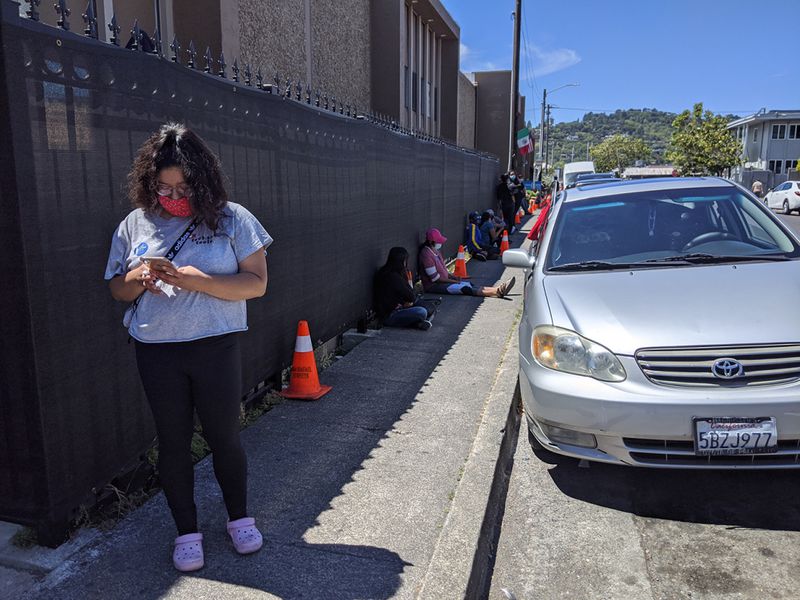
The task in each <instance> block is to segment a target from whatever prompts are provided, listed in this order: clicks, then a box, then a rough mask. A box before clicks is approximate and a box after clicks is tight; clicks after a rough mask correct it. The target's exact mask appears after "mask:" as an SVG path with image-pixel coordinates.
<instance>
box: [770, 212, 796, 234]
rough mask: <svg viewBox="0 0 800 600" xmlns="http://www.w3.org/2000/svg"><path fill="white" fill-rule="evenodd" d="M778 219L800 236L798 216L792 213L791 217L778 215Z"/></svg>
mask: <svg viewBox="0 0 800 600" xmlns="http://www.w3.org/2000/svg"><path fill="white" fill-rule="evenodd" d="M776 214H777V213H776ZM778 218H779V219H780V220H781V221H783V222H784V223H786V225H788V226H789V227H790V228H791V230H792V231H794V232H795V233H796V234H797V235H798V236H800V215H797V214H795V213H792V214H791V215H778Z"/></svg>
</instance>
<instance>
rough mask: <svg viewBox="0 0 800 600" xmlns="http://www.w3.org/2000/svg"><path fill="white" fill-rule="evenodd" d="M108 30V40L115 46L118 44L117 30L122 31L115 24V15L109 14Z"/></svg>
mask: <svg viewBox="0 0 800 600" xmlns="http://www.w3.org/2000/svg"><path fill="white" fill-rule="evenodd" d="M108 30H109V31H110V32H111V39H110V40H109V41H110V42H111V43H112V44H114V45H115V46H119V32H120V31H122V30H121V29H120V27H119V25H117V15H116V14H113V15H111V22H110V23H109V24H108Z"/></svg>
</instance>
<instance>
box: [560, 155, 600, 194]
mask: <svg viewBox="0 0 800 600" xmlns="http://www.w3.org/2000/svg"><path fill="white" fill-rule="evenodd" d="M594 172H595V170H594V163H593V162H592V161H591V160H582V161H580V162H571V163H567V164H565V165H564V179H563V182H564V186H565V187H568V188H571V187H574V186H575V178H576V177H577V176H578V175H583V174H584V173H594Z"/></svg>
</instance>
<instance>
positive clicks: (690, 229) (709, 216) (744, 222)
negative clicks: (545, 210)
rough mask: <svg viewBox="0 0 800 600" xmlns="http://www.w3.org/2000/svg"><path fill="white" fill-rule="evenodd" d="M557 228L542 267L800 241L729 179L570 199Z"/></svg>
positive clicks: (774, 249)
mask: <svg viewBox="0 0 800 600" xmlns="http://www.w3.org/2000/svg"><path fill="white" fill-rule="evenodd" d="M552 228H553V232H552V234H551V236H550V242H549V247H548V251H547V259H546V262H545V268H551V267H555V266H559V265H564V264H572V263H581V262H586V261H603V262H612V263H614V262H616V263H630V262H639V261H644V260H650V259H659V258H664V257H668V256H669V257H671V256H676V255H681V254H687V253H707V254H712V255H719V256H757V255H759V254H782V255H786V256H791V257H795V256H800V248H798V247H797V246H796V245H795V243H794V242H793V241H792V240H791V238H790V237H789V236H788V235H787V234H786V233H785V232H784V230H783V229H782V228H781V227H780V225H778V224H777V223H776V222H775V219H774V217H772V216H771V214H770V213H769V212H768V211H767V210H766V209H765V208H764V207H763V206H762V205H761V204H760V203H756V202H754V201H753V200H751V199H750V198H749V197H748V196H746V195H745V194H743V193H742V192H740V191H739V190H738V189H735V188H731V187H723V188H698V189H683V190H674V189H673V190H663V191H648V192H639V193H630V192H628V193H624V194H614V195H610V196H607V197H600V198H594V199H591V200H584V201H575V202H568V203H566V204H564V205H563V206H562V207H561V210H560V211H559V213H558V215H557V218H556V221H555V223H553V224H552Z"/></svg>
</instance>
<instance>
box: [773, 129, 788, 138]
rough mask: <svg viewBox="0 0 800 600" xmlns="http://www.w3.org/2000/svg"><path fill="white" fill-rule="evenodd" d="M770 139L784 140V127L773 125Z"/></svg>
mask: <svg viewBox="0 0 800 600" xmlns="http://www.w3.org/2000/svg"><path fill="white" fill-rule="evenodd" d="M772 139H773V140H785V139H786V125H773V126H772Z"/></svg>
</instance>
